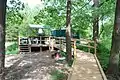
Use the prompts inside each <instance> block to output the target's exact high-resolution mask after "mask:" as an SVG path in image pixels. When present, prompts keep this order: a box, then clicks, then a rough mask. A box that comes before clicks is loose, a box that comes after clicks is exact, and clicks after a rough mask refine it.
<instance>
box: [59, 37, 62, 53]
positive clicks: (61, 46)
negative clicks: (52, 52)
mask: <svg viewBox="0 0 120 80" xmlns="http://www.w3.org/2000/svg"><path fill="white" fill-rule="evenodd" d="M59 40H60V51H61V50H62V39H59Z"/></svg>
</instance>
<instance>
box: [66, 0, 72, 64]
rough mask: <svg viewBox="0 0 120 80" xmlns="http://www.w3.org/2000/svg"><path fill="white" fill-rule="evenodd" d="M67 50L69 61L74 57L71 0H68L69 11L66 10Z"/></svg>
mask: <svg viewBox="0 0 120 80" xmlns="http://www.w3.org/2000/svg"><path fill="white" fill-rule="evenodd" d="M66 52H67V61H68V62H70V61H71V59H72V54H71V52H72V51H71V0H67V12H66Z"/></svg>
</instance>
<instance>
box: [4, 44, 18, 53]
mask: <svg viewBox="0 0 120 80" xmlns="http://www.w3.org/2000/svg"><path fill="white" fill-rule="evenodd" d="M17 52H18V44H17V43H16V42H15V43H14V44H12V45H10V46H8V47H7V49H6V54H17Z"/></svg>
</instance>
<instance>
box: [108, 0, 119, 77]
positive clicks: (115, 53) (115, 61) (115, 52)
mask: <svg viewBox="0 0 120 80" xmlns="http://www.w3.org/2000/svg"><path fill="white" fill-rule="evenodd" d="M119 56H120V0H117V3H116V11H115V21H114V29H113V34H112V46H111V55H110V59H109V66H108V70H107V74H108V75H109V74H110V75H118V73H119Z"/></svg>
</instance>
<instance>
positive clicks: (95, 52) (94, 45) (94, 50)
mask: <svg viewBox="0 0 120 80" xmlns="http://www.w3.org/2000/svg"><path fill="white" fill-rule="evenodd" d="M96 46H97V44H96V41H94V54H95V55H96V53H97V51H96Z"/></svg>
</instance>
